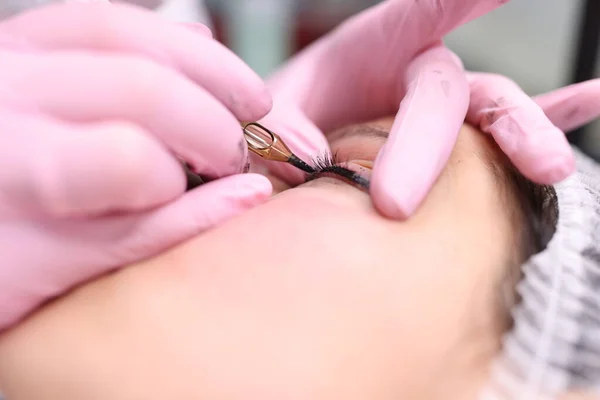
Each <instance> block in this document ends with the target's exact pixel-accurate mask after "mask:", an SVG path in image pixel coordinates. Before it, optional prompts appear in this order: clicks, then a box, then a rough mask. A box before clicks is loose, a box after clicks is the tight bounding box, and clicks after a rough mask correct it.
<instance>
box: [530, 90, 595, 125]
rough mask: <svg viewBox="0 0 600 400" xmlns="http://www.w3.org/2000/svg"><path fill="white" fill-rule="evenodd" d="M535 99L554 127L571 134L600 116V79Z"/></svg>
mask: <svg viewBox="0 0 600 400" xmlns="http://www.w3.org/2000/svg"><path fill="white" fill-rule="evenodd" d="M533 99H534V101H535V102H536V103H537V104H538V105H539V106H540V107H541V108H542V109H543V110H544V112H545V113H546V116H547V117H548V118H549V119H550V121H551V122H552V123H553V124H554V125H556V126H557V127H558V128H559V129H560V130H562V131H564V132H569V131H571V130H573V129H576V128H578V127H580V126H582V125H584V124H586V123H588V122H590V121H592V120H593V119H595V118H598V116H599V115H600V79H592V80H589V81H586V82H582V83H576V84H573V85H570V86H566V87H564V88H560V89H558V90H554V91H552V92H550V93H545V94H542V95H539V96H536V97H534V98H533Z"/></svg>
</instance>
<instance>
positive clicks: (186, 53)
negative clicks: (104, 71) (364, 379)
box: [0, 3, 272, 121]
mask: <svg viewBox="0 0 600 400" xmlns="http://www.w3.org/2000/svg"><path fill="white" fill-rule="evenodd" d="M0 35H4V36H10V35H14V36H17V37H19V38H21V39H22V40H23V41H26V42H27V43H28V47H29V48H31V49H34V50H35V49H38V50H85V51H88V50H94V51H102V52H117V53H127V54H131V55H136V56H140V57H144V58H148V59H151V60H153V61H155V62H157V63H161V64H163V65H164V66H166V67H169V68H173V69H175V70H177V71H179V72H181V73H183V74H185V75H186V76H187V77H188V78H189V79H191V80H192V81H194V82H195V83H196V84H198V85H200V86H202V87H204V88H205V89H206V90H207V91H208V92H210V93H211V94H212V95H213V96H214V97H215V98H217V99H218V100H219V101H220V102H221V103H223V104H224V105H225V106H226V107H227V108H228V109H229V110H230V111H231V112H232V113H233V114H234V115H235V116H236V117H237V118H238V119H239V120H241V121H255V120H257V119H260V118H262V117H263V116H264V115H265V114H266V113H267V112H268V111H269V110H270V108H271V105H272V100H271V96H270V94H269V92H268V90H267V88H266V86H265V84H264V82H263V81H262V80H261V79H260V77H259V76H258V75H257V74H256V73H255V72H254V71H252V69H251V68H250V67H248V66H247V65H246V64H245V63H244V62H243V61H242V60H241V59H239V58H238V57H237V56H236V55H235V54H234V53H233V52H231V51H230V50H228V49H227V48H226V47H225V46H223V45H221V44H220V43H219V42H217V41H216V40H212V39H211V38H210V37H208V36H207V35H206V34H204V33H203V34H198V33H196V32H194V31H192V30H191V29H189V28H187V27H184V26H181V25H180V24H175V23H172V22H170V21H168V20H166V19H164V18H161V17H160V16H159V15H155V13H153V12H151V11H149V10H143V9H141V8H138V7H134V6H130V5H125V4H116V3H115V4H77V3H69V4H52V5H49V6H46V7H41V8H38V9H35V10H32V11H30V12H27V13H24V14H21V15H18V16H16V17H14V18H11V19H9V20H7V21H5V22H3V23H1V24H0Z"/></svg>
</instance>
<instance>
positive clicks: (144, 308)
mask: <svg viewBox="0 0 600 400" xmlns="http://www.w3.org/2000/svg"><path fill="white" fill-rule="evenodd" d="M390 124H391V121H387V120H386V121H379V122H377V123H372V124H368V125H362V126H356V127H350V128H347V129H344V130H341V131H339V132H337V133H335V134H333V135H332V136H331V137H332V140H331V147H332V149H333V152H334V153H335V152H337V154H338V157H339V159H341V160H350V162H349V163H347V164H344V165H346V166H347V167H348V168H350V169H352V170H355V171H358V172H359V173H360V174H361V176H363V177H365V176H366V177H368V166H369V163H370V161H372V160H373V159H374V157H375V156H376V154H377V152H378V150H379V149H380V147H381V146H382V145H383V144H384V142H385V137H384V136H385V135H384V133H385V132H387V130H388V129H389V128H390ZM493 154H494V150H493V148H492V146H491V145H490V144H489V142H488V141H487V139H486V138H485V137H484V136H483V135H481V134H480V133H478V132H476V131H474V130H472V129H471V128H468V127H465V128H464V129H463V130H462V132H461V135H460V139H459V142H458V145H457V146H456V149H455V150H454V153H453V155H452V158H451V160H450V163H449V164H448V166H447V167H446V169H445V171H444V173H443V175H442V176H441V178H440V179H439V180H438V182H437V183H436V185H435V187H434V189H433V191H432V192H431V194H430V195H429V196H428V198H427V201H426V202H425V204H424V205H423V206H422V207H421V209H420V210H419V211H418V213H417V214H416V216H414V218H412V219H410V220H408V221H405V222H395V221H390V220H386V219H384V218H382V217H381V216H380V215H378V214H377V212H376V211H375V210H374V209H373V207H372V205H371V202H370V199H369V196H368V194H367V193H366V191H365V190H364V189H362V188H361V187H359V186H357V185H354V184H349V181H345V180H343V179H341V178H339V177H338V176H336V175H334V174H323V175H322V176H320V177H318V178H317V179H314V180H312V181H310V182H308V183H306V184H304V185H301V186H299V187H296V188H293V189H290V190H285V191H282V192H281V193H278V194H276V195H275V196H274V197H273V198H272V199H271V200H270V201H269V202H267V203H266V204H264V205H262V206H259V207H256V208H255V209H253V210H251V211H249V212H247V213H245V214H243V215H241V216H239V217H237V218H235V219H233V220H231V221H229V222H227V223H225V224H223V225H221V226H219V227H218V228H216V229H213V230H212V231H210V232H207V233H205V234H202V235H200V236H198V237H197V238H195V239H194V240H191V241H189V242H187V243H185V244H183V245H181V246H180V247H178V248H176V249H173V250H172V251H169V252H167V253H164V254H162V255H160V256H158V257H156V258H153V259H151V260H148V261H145V262H142V263H140V264H139V265H136V266H133V267H130V268H127V269H124V270H122V271H120V272H118V273H115V274H113V275H110V276H108V277H105V278H103V279H100V280H98V281H96V282H93V283H90V284H88V285H86V286H84V287H83V288H81V289H79V290H77V291H75V292H74V293H72V294H70V295H68V296H66V297H65V298H63V299H61V300H59V301H57V302H55V303H54V304H51V305H49V306H48V307H46V309H45V310H43V311H42V312H40V313H38V314H37V315H35V316H34V317H33V318H31V319H30V320H28V321H26V322H25V323H23V324H22V325H21V326H20V327H19V328H17V329H15V330H13V331H12V332H10V333H9V334H6V335H5V336H4V338H3V339H2V341H0V378H1V379H3V381H2V384H3V385H4V388H5V390H6V391H7V394H9V395H10V394H11V391H13V392H14V393H15V396H14V398H15V399H17V400H18V399H21V398H22V399H28V398H32V399H33V398H35V399H36V400H37V399H54V398H56V399H58V398H61V399H68V398H86V399H89V400H94V399H105V398H111V399H134V398H135V399H137V398H140V399H141V398H143V399H151V398H162V397H165V396H167V397H170V398H178V399H192V398H193V399H196V398H202V399H227V400H230V399H231V400H234V399H235V400H237V399H259V398H260V399H263V400H268V399H290V400H294V399H298V400H300V399H302V400H305V399H311V400H334V399H335V400H337V399H361V400H364V399H394V400H395V399H415V400H418V399H451V398H457V399H468V398H474V397H475V395H476V393H477V390H478V389H479V388H480V387H481V385H482V384H483V382H484V380H485V378H486V374H487V367H488V364H489V362H490V360H491V359H492V357H493V356H494V355H495V353H496V352H497V349H498V346H499V337H500V334H501V332H502V331H503V329H505V319H506V316H505V314H504V312H503V310H502V303H501V298H500V295H501V289H500V286H501V282H502V280H503V279H504V276H505V275H508V274H509V272H508V271H507V269H509V268H511V265H510V264H511V256H512V254H513V253H514V250H513V246H514V237H515V235H514V232H513V230H514V226H513V225H514V224H513V223H512V222H511V218H510V215H511V214H510V213H511V212H510V210H508V208H509V205H507V201H506V197H507V196H506V194H505V193H504V192H503V190H504V189H503V188H502V187H501V185H499V183H498V177H497V175H495V173H494V171H493V168H490V167H489V164H490V163H493V162H494V160H493V159H492V158H493ZM418 172H419V171H415V173H418ZM274 182H275V181H274ZM275 183H276V186H277V187H280V188H283V187H284V186H285V185H282V184H281V183H280V182H275ZM9 366H10V368H9ZM17 382H18V383H17ZM40 382H44V383H47V384H48V385H50V386H52V388H50V387H45V388H44V389H45V390H44V391H43V392H42V393H44V394H45V397H44V396H41V397H40V395H39V393H36V392H35V391H36V390H41V388H42V387H43V385H41V384H40ZM36 396H37V397H36ZM59 396H60V397H59ZM69 396H70V397H69Z"/></svg>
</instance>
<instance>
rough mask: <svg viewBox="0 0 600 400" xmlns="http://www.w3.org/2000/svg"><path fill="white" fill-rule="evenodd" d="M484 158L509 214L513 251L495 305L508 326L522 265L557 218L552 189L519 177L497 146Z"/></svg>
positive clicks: (544, 241)
mask: <svg viewBox="0 0 600 400" xmlns="http://www.w3.org/2000/svg"><path fill="white" fill-rule="evenodd" d="M495 153H496V154H494V156H493V157H488V160H489V161H488V162H489V165H488V167H489V168H490V169H491V170H492V171H493V173H494V175H495V176H496V177H497V179H498V184H499V185H500V186H501V188H502V191H503V197H504V199H503V200H504V203H505V204H506V206H507V208H508V211H509V213H510V218H511V224H512V226H513V231H514V232H515V239H514V250H515V251H513V252H510V254H509V256H508V258H507V260H506V268H505V271H506V273H505V274H504V276H503V277H502V278H501V280H500V282H499V284H500V288H499V290H498V291H497V292H498V293H500V297H501V299H499V302H498V303H499V307H501V311H502V313H503V314H504V315H506V316H507V317H508V319H507V328H510V327H511V325H512V319H511V318H510V310H511V309H512V308H513V307H514V306H515V305H516V304H517V303H519V301H520V298H519V295H518V293H517V291H516V285H517V284H518V283H519V281H521V279H522V278H523V271H522V266H523V264H524V263H525V262H526V261H527V260H528V259H529V258H530V257H532V256H534V255H535V254H537V253H539V252H541V251H542V250H544V249H545V248H546V246H547V245H548V243H549V242H550V240H551V239H552V236H553V235H554V232H555V231H556V224H557V221H558V203H557V198H556V191H555V190H554V188H553V187H552V186H548V185H540V184H537V183H534V182H532V181H531V180H529V179H527V178H526V177H525V176H523V175H522V174H521V173H520V172H519V171H518V170H517V168H516V167H515V166H514V165H513V164H512V163H511V162H510V160H509V159H508V158H507V157H506V156H505V155H504V154H501V152H500V150H499V149H498V150H497V151H496V152H495Z"/></svg>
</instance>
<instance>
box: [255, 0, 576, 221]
mask: <svg viewBox="0 0 600 400" xmlns="http://www.w3.org/2000/svg"><path fill="white" fill-rule="evenodd" d="M507 2H508V0H420V1H415V0H387V1H385V2H383V3H381V4H379V5H377V6H375V7H372V8H370V9H368V10H366V11H364V12H363V13H361V14H359V15H357V16H355V17H353V18H351V19H349V20H348V21H346V22H345V23H344V24H342V25H341V26H340V27H339V28H337V29H336V30H334V31H333V32H332V33H330V34H329V35H327V36H326V37H324V38H322V39H321V40H319V41H317V42H316V43H314V44H313V45H312V46H310V47H309V48H307V49H306V50H305V51H303V52H302V53H300V54H299V55H298V56H297V57H295V58H294V59H292V60H291V61H290V62H289V63H288V64H287V65H286V66H284V67H283V69H282V70H280V71H279V72H278V73H277V74H275V75H274V76H273V78H272V79H271V80H270V81H269V82H268V84H269V86H270V87H271V89H272V93H273V96H274V109H273V111H272V112H271V113H270V114H269V115H268V116H267V117H266V118H265V119H264V123H265V124H266V125H267V126H269V127H270V128H272V129H273V130H275V131H277V132H278V133H279V134H280V135H281V136H282V137H283V138H284V139H285V140H286V142H287V143H288V144H289V146H290V148H291V149H292V150H293V151H295V152H296V153H297V154H298V155H299V156H301V157H304V158H310V157H314V156H318V155H319V154H320V153H323V152H326V151H327V149H328V145H327V140H326V138H325V136H324V135H323V134H322V132H330V131H331V130H333V129H336V128H338V127H341V126H343V125H347V124H351V123H355V122H359V121H365V120H370V119H375V118H379V117H383V116H387V115H390V114H392V113H397V114H396V120H395V123H394V125H393V127H392V130H391V132H390V135H389V138H388V141H387V144H386V145H385V146H384V147H383V148H382V150H381V152H380V153H379V156H378V157H377V159H376V162H375V165H374V170H373V175H372V181H371V196H372V199H373V202H374V204H375V206H376V207H377V208H378V209H379V211H380V212H381V213H382V214H384V215H386V216H389V217H392V218H405V217H408V216H410V215H411V214H412V213H413V212H414V211H415V209H416V208H417V207H418V206H419V204H420V203H421V201H422V200H423V199H424V197H425V195H426V194H427V192H428V191H429V189H430V188H431V186H432V184H433V183H434V181H435V180H436V179H437V177H438V175H439V174H440V172H441V170H442V169H443V168H444V166H445V165H446V162H447V160H448V157H449V155H450V153H451V151H452V148H453V146H454V144H455V142H456V138H457V134H458V132H459V129H460V127H461V124H462V123H463V122H464V120H465V115H466V113H467V111H468V110H469V115H468V121H469V122H472V123H474V124H475V125H478V126H480V127H481V128H482V129H484V130H485V131H491V132H493V133H494V137H495V138H496V139H498V140H499V142H500V143H501V144H504V145H503V146H502V148H503V149H504V150H505V151H507V153H508V156H509V157H510V158H511V159H512V160H513V161H514V162H515V164H516V165H517V166H518V167H519V168H520V169H521V171H523V173H524V174H525V175H527V176H528V177H529V178H531V179H533V180H535V181H538V182H542V183H553V182H556V181H558V180H561V179H563V178H565V177H566V176H567V175H568V174H569V173H570V172H571V171H572V170H573V157H572V154H571V151H570V147H569V145H568V143H567V141H566V140H565V138H564V135H563V134H562V132H561V131H560V130H559V129H557V128H556V127H554V126H553V125H552V124H551V123H550V122H549V121H548V119H547V118H546V117H545V116H544V114H543V113H542V112H541V110H540V109H539V107H536V106H535V104H534V103H533V102H532V100H531V99H529V98H528V97H527V98H525V97H526V96H524V95H523V93H522V92H520V91H519V90H518V88H517V87H516V86H514V85H513V84H511V83H510V82H509V81H508V80H507V79H505V78H503V79H500V78H497V79H488V78H489V77H488V78H486V79H484V80H481V79H479V76H478V75H471V76H470V77H469V80H468V79H467V75H466V74H465V72H464V71H463V67H462V64H461V62H460V60H459V59H458V58H457V57H456V56H455V55H454V54H453V53H451V52H450V51H449V50H448V49H446V48H445V47H444V46H443V45H442V43H441V39H442V38H443V36H444V35H446V34H447V33H449V32H450V31H452V30H453V29H454V28H455V27H457V26H459V25H461V24H464V23H466V22H468V21H470V20H472V19H474V18H476V17H478V16H481V15H482V14H485V13H487V12H489V11H491V10H493V9H495V8H497V7H499V6H500V5H501V4H503V3H507ZM507 29H509V28H508V27H507ZM469 97H471V98H472V99H474V100H472V103H471V106H469ZM492 104H494V106H491V105H492ZM495 104H498V105H497V106H496V105H495ZM469 107H470V108H469ZM492 108H496V109H497V110H496V111H497V112H496V113H495V114H493V113H490V112H489V111H492ZM482 113H486V114H485V115H487V116H488V117H492V119H493V120H494V121H495V122H494V123H488V122H487V121H486V120H484V119H482V118H481V115H483V114H482ZM500 138H504V139H502V140H501V139H500ZM275 168H277V169H275V170H274V172H276V173H278V174H279V175H281V176H282V177H284V178H285V179H287V180H290V181H292V183H294V182H298V181H299V180H300V179H301V175H299V174H298V173H297V171H293V170H290V169H289V168H287V169H285V167H280V166H275Z"/></svg>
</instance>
